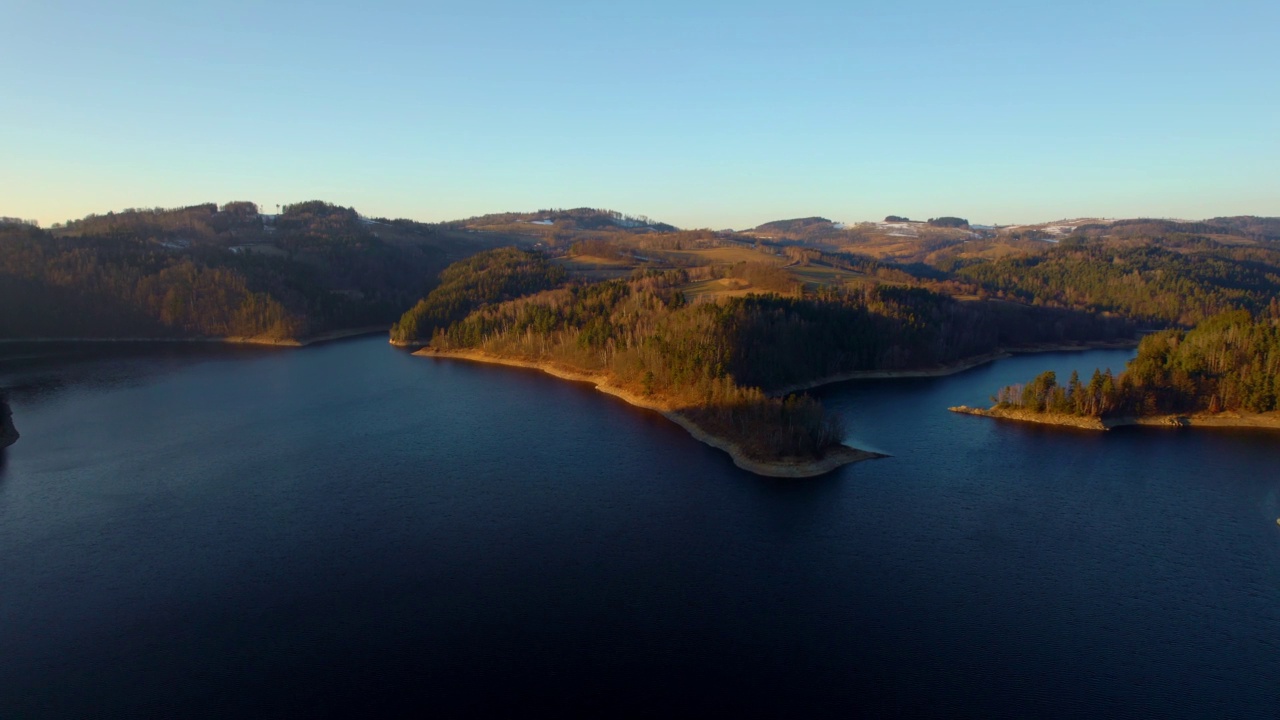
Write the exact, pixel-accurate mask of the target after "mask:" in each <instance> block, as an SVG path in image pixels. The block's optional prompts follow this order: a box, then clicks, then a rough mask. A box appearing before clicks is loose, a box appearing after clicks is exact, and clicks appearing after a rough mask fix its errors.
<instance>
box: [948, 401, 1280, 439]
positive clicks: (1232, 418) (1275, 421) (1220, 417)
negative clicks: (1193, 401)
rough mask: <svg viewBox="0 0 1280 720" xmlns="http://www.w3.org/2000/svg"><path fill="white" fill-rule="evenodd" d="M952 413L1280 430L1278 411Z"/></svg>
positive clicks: (1087, 424)
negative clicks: (1105, 414)
mask: <svg viewBox="0 0 1280 720" xmlns="http://www.w3.org/2000/svg"><path fill="white" fill-rule="evenodd" d="M947 409H948V410H950V411H951V412H954V413H960V414H963V415H977V416H978V417H987V418H994V419H996V420H1010V421H1013V422H1025V423H1035V424H1038V425H1053V426H1057V427H1071V428H1078V429H1081V430H1095V431H1100V432H1107V431H1109V430H1112V429H1113V428H1118V427H1134V426H1144V427H1163V428H1185V427H1217V428H1254V429H1263V430H1280V411H1277V412H1268V413H1249V412H1237V411H1226V412H1220V413H1205V412H1199V413H1187V414H1173V415H1146V416H1143V417H1132V416H1125V417H1109V418H1099V417H1086V416H1083V415H1066V414H1063V413H1041V412H1032V411H1030V410H1023V409H1021V408H1003V409H1002V408H994V407H993V408H986V409H983V408H974V407H969V406H967V405H958V406H956V407H952V408H947Z"/></svg>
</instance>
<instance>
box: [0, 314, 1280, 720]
mask: <svg viewBox="0 0 1280 720" xmlns="http://www.w3.org/2000/svg"><path fill="white" fill-rule="evenodd" d="M0 352H3V353H4V354H5V355H7V359H3V360H0V386H7V387H9V388H10V389H11V392H12V394H13V406H14V420H15V422H16V424H17V426H18V429H19V430H20V431H21V433H22V439H21V440H20V441H19V442H18V444H17V445H15V446H13V447H12V448H10V449H9V451H8V452H7V455H5V456H3V458H2V459H0V462H2V463H3V465H0V717H5V718H8V717H32V718H43V717H84V716H112V715H116V716H130V717H144V716H186V717H191V716H201V715H204V716H222V717H225V716H233V715H248V716H285V715H295V714H305V715H312V716H324V715H350V714H353V713H357V712H361V713H381V714H389V713H395V712H405V711H410V710H423V711H434V712H436V713H439V714H443V715H467V714H482V713H492V712H495V711H499V712H506V713H508V714H511V713H515V712H519V713H522V714H528V713H530V712H532V711H533V710H536V709H560V710H570V711H577V712H588V711H613V712H619V711H626V712H631V713H636V712H646V711H674V710H681V711H684V712H686V713H687V712H704V713H717V714H728V713H736V714H739V715H774V714H786V715H788V716H813V715H843V716H848V715H849V714H850V713H851V712H859V711H860V712H862V713H875V714H883V715H895V714H896V715H903V714H908V713H910V714H921V713H926V714H938V715H942V714H951V715H957V714H963V715H971V716H1031V715H1040V716H1081V715H1094V716H1099V715H1106V716H1112V717H1115V716H1126V717H1144V718H1145V717H1152V716H1165V717H1170V716H1182V717H1276V716H1277V713H1278V712H1280V527H1278V526H1277V525H1276V518H1277V517H1280V435H1276V434H1268V433H1266V432H1241V431H1213V430H1199V431H1185V430H1162V429H1137V428H1134V429H1123V430H1119V431H1116V432H1113V433H1110V434H1106V435H1102V434H1090V433H1086V432H1077V431H1067V430H1058V429H1050V428H1036V427H1026V426H1020V425H1013V424H1003V423H997V422H993V421H990V420H985V419H982V418H974V417H968V416H959V415H953V414H951V413H948V412H946V410H945V408H946V407H948V406H949V405H955V404H958V403H968V404H981V403H984V402H985V401H986V398H987V397H988V396H989V395H990V394H991V393H992V392H993V391H994V390H995V389H996V388H997V387H999V386H1001V385H1003V384H1007V383H1010V382H1015V381H1023V380H1026V379H1028V378H1030V377H1032V376H1033V375H1035V374H1036V373H1038V372H1040V371H1041V370H1044V369H1050V368H1051V369H1055V370H1057V371H1058V372H1059V374H1060V376H1062V377H1065V375H1066V374H1067V373H1069V372H1070V370H1071V369H1073V368H1078V369H1080V370H1082V371H1091V370H1092V369H1093V368H1094V367H1096V366H1103V367H1107V366H1110V367H1112V368H1115V369H1116V370H1119V369H1120V368H1121V367H1122V365H1123V363H1124V361H1125V359H1126V358H1127V357H1128V353H1126V352H1116V351H1099V352H1090V353H1074V354H1045V355H1027V356H1019V357H1017V358H1013V359H1009V360H1004V361H1000V362H998V363H995V364H993V365H988V366H986V367H983V368H979V369H976V370H973V371H970V372H967V373H964V374H961V375H957V376H953V377H949V378H939V379H927V380H900V381H890V382H886V381H879V382H866V383H846V384H843V385H839V386H832V387H829V388H826V389H824V390H823V391H821V392H820V393H819V394H820V396H821V397H822V399H823V400H824V402H826V403H827V404H828V406H829V407H831V408H833V409H835V410H836V411H838V412H840V413H841V414H843V415H844V416H845V417H846V418H847V420H848V423H849V426H850V433H851V439H852V441H853V442H854V444H858V445H861V446H863V447H869V448H873V449H876V450H880V451H882V452H887V453H890V454H892V455H893V457H892V458H889V459H885V460H879V461H875V462H868V463H861V464H858V465H855V466H852V467H848V468H844V469H842V470H840V471H838V472H836V473H834V474H832V475H829V476H827V477H824V478H821V479H817V480H807V481H795V480H791V481H779V480H767V479H761V478H758V477H755V476H752V475H750V474H747V473H744V472H742V471H740V470H738V469H736V468H735V467H734V466H733V465H732V464H731V463H730V461H729V460H728V457H727V456H725V455H724V454H723V453H720V452H718V451H715V450H712V449H710V448H707V447H705V446H703V445H701V444H699V443H697V442H695V441H693V440H692V439H690V438H689V437H688V436H687V435H685V433H684V432H683V431H681V430H680V429H679V428H676V427H675V426H673V425H671V424H669V423H667V422H665V421H664V420H662V419H661V418H659V417H657V416H655V415H653V414H651V413H646V412H643V411H638V410H636V409H634V408H630V407H628V406H626V405H623V404H621V403H620V402H618V401H617V400H614V399H612V398H610V397H608V396H605V395H603V394H600V393H596V392H594V391H592V390H590V389H589V388H588V387H586V386H582V385H575V384H568V383H564V382H561V381H557V380H554V379H551V378H548V377H545V376H542V375H538V374H536V373H531V372H527V371H518V370H511V369H504V368H494V367H481V366H469V365H465V364H459V363H454V362H448V361H432V360H426V359H421V358H414V357H411V356H409V355H407V354H405V353H403V352H399V351H395V350H393V349H390V348H388V347H387V345H386V343H385V341H383V340H381V339H378V338H369V339H362V340H355V341H349V342H340V343H334V344H330V345H324V346H319V347H313V348H307V349H304V350H285V351H262V350H230V349H224V348H213V349H210V348H192V347H185V346H170V347H167V348H159V349H145V351H144V349H143V348H127V349H120V348H116V349H114V350H110V351H101V350H94V351H92V352H91V353H88V356H81V357H72V356H68V354H67V351H66V349H57V348H55V347H54V346H44V347H34V348H29V347H27V348H24V347H16V346H10V347H8V348H3V349H2V350H0Z"/></svg>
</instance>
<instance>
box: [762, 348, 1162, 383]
mask: <svg viewBox="0 0 1280 720" xmlns="http://www.w3.org/2000/svg"><path fill="white" fill-rule="evenodd" d="M1136 347H1138V341H1137V340H1097V341H1093V342H1087V343H1082V344H1073V345H1067V344H1048V343H1046V344H1041V345H1021V346H1015V347H1009V348H997V349H996V350H993V351H991V352H989V353H984V354H982V355H971V356H969V357H967V358H962V359H960V360H956V361H955V362H952V363H948V364H946V365H939V366H937V367H931V368H922V369H916V370H851V371H849V372H846V373H837V374H835V375H828V376H827V377H824V378H819V379H817V380H810V381H808V382H802V383H796V384H794V385H787V386H785V387H782V388H779V389H777V390H773V391H770V392H769V395H770V396H771V397H781V396H785V395H790V394H792V393H797V392H803V391H805V390H812V389H814V388H818V387H822V386H823V385H833V384H835V383H841V382H848V381H850V380H896V379H906V378H933V377H946V376H948V375H955V374H957V373H962V372H964V371H966V370H972V369H973V368H976V367H979V366H981V365H986V364H987V363H992V362H995V361H996V360H1003V359H1005V358H1010V357H1013V356H1014V355H1024V354H1030V353H1048V352H1082V351H1085V350H1128V349H1132V348H1136Z"/></svg>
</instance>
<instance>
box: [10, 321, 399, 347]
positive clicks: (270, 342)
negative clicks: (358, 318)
mask: <svg viewBox="0 0 1280 720" xmlns="http://www.w3.org/2000/svg"><path fill="white" fill-rule="evenodd" d="M386 331H387V328H386V327H385V326H382V325H366V326H364V327H358V328H347V329H345V330H330V331H329V332H324V333H320V334H319V335H310V336H307V337H305V338H301V339H293V338H286V339H276V338H266V337H262V336H258V335H247V336H246V335H232V336H229V337H192V338H148V337H130V338H114V337H109V338H95V337H67V338H57V337H51V338H3V339H0V345H18V344H21V343H218V344H222V345H263V346H268V347H307V346H308V345H317V344H319V343H325V342H330V341H333V340H344V339H346V338H352V337H360V336H363V335H375V334H377V333H383V332H386Z"/></svg>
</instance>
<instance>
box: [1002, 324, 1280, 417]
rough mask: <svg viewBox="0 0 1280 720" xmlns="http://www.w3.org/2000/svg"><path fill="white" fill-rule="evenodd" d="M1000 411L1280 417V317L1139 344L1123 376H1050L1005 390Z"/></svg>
mask: <svg viewBox="0 0 1280 720" xmlns="http://www.w3.org/2000/svg"><path fill="white" fill-rule="evenodd" d="M994 399H995V401H996V404H997V406H998V407H1018V408H1023V409H1027V410H1031V411H1035V412H1056V413H1065V414H1070V415H1085V416H1092V417H1109V416H1137V417H1141V416H1147V415H1167V414H1175V413H1196V412H1210V413H1216V412H1223V411H1245V412H1257V413H1261V412H1270V411H1273V410H1280V312H1277V310H1276V309H1275V308H1270V309H1268V311H1266V312H1264V313H1261V314H1259V315H1256V316H1255V315H1253V314H1250V313H1249V312H1247V311H1244V310H1235V311H1230V312H1227V313H1222V314H1220V315H1216V316H1214V317H1211V318H1207V319H1205V320H1203V321H1201V322H1200V323H1199V324H1197V325H1196V326H1195V327H1194V328H1193V329H1191V330H1180V329H1173V330H1166V331H1163V332H1158V333H1153V334H1151V335H1148V336H1146V337H1144V338H1143V339H1142V342H1141V344H1139V346H1138V354H1137V356H1136V357H1134V359H1133V360H1131V361H1129V364H1128V365H1127V366H1126V368H1125V371H1124V372H1123V373H1121V374H1120V376H1119V377H1114V376H1112V374H1111V371H1110V370H1107V371H1105V372H1104V371H1100V370H1095V371H1094V373H1093V377H1092V378H1090V381H1089V382H1088V383H1087V384H1085V383H1082V382H1081V381H1080V378H1079V376H1078V375H1076V374H1075V373H1072V376H1071V378H1070V379H1069V380H1068V381H1067V383H1066V384H1065V385H1062V384H1059V383H1058V380H1057V377H1056V376H1055V375H1054V373H1052V372H1046V373H1042V374H1040V375H1039V376H1037V377H1036V378H1035V379H1033V380H1032V381H1031V382H1029V383H1027V384H1025V385H1013V386H1009V387H1006V388H1002V389H1001V390H1000V391H999V392H998V393H997V395H996V397H995V398H994Z"/></svg>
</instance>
